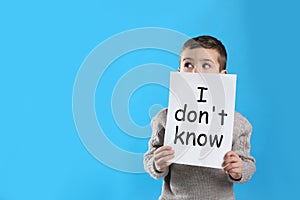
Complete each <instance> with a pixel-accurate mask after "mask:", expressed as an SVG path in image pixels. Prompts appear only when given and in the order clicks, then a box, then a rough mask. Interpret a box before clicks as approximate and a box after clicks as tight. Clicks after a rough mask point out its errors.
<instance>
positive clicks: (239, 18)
mask: <svg viewBox="0 0 300 200" xmlns="http://www.w3.org/2000/svg"><path fill="white" fill-rule="evenodd" d="M295 2H297V1H288V0H286V1H258V0H253V1H247V2H246V1H238V0H236V1H233V0H229V1H216V0H210V1H196V0H195V1H177V2H176V1H157V0H154V1H121V0H120V1H106V2H103V1H80V2H79V1H69V2H67V1H1V2H0V36H1V37H0V92H1V96H0V97H1V98H0V200H21V199H22V200H23V199H26V200H27V199H28V200H35V199H36V200H40V199H43V200H48V199H51V200H52V199H55V200H65V199H72V200H79V199H88V200H94V199H157V197H158V196H159V194H160V190H161V181H155V180H154V179H152V178H150V177H149V175H148V174H129V173H123V172H119V171H116V170H113V169H110V168H108V167H106V166H105V165H103V164H101V163H100V162H99V161H97V160H96V159H94V157H93V156H92V155H90V154H89V153H88V151H87V150H86V149H85V147H84V146H83V144H82V143H81V141H80V139H79V137H78V134H77V131H76V128H75V125H74V122H73V116H72V91H73V84H74V80H75V77H76V73H77V71H78V70H79V67H80V65H81V63H82V62H83V60H84V59H85V57H86V56H87V55H88V54H89V52H90V51H91V50H92V49H93V48H94V47H96V46H97V45H98V44H99V43H100V42H102V41H104V40H105V39H107V38H109V37H111V36H112V35H114V34H117V33H119V32H122V31H125V30H129V29H133V28H141V27H149V26H155V27H163V28H170V29H174V30H177V31H179V32H182V33H184V34H187V35H189V36H197V35H201V34H211V35H214V36H216V37H218V38H219V39H221V40H222V41H223V43H224V44H225V46H226V48H227V51H228V54H229V60H228V70H229V72H230V73H237V74H238V88H237V104H236V109H237V110H238V111H240V112H241V113H242V114H244V115H246V116H247V118H248V119H249V121H250V122H251V123H252V125H253V127H254V129H253V137H252V154H253V155H254V156H255V157H256V159H257V172H256V174H255V176H254V177H253V179H252V180H251V181H250V182H249V183H247V184H245V185H236V187H235V191H236V195H237V199H295V198H297V197H298V192H299V191H298V190H299V179H300V173H299V170H298V166H299V155H298V152H299V140H300V135H299V128H298V126H297V125H298V124H299V122H298V120H299V112H300V109H299V97H298V94H299V88H298V85H299V84H298V81H299V78H298V73H299V72H300V70H299V67H300V66H299V45H300V40H299V35H300V31H299V28H298V27H299V22H298V19H299V18H300V14H299V8H300V7H299V6H300V5H299V4H298V3H295ZM150 62H158V63H162V64H166V65H169V66H171V67H173V68H174V70H176V68H177V65H178V58H177V57H176V56H174V55H170V54H168V53H166V52H159V51H155V50H147V51H144V52H143V51H141V52H139V51H137V52H133V53H132V54H129V55H128V58H126V57H121V58H120V59H119V60H117V61H116V62H115V63H114V64H113V65H112V66H111V67H110V68H109V69H108V71H107V73H106V74H105V76H103V79H102V82H101V83H102V84H105V85H106V86H107V87H101V88H100V86H99V88H98V90H97V94H96V101H97V102H98V104H97V105H96V108H97V115H98V117H99V120H100V121H101V124H103V125H104V126H106V127H105V128H104V129H105V130H106V132H105V133H106V135H107V136H108V137H109V138H110V139H111V140H112V141H113V142H114V143H115V144H116V145H118V146H120V147H121V148H124V149H126V150H130V151H134V152H145V151H146V149H147V140H144V139H134V138H131V137H129V136H126V135H124V134H123V133H122V132H121V131H120V130H119V129H118V127H116V126H115V124H114V122H113V119H111V117H110V115H111V113H110V111H109V110H106V111H105V112H101V110H102V109H103V106H104V105H106V104H107V103H108V102H110V99H109V98H108V97H110V96H109V95H110V94H111V93H112V91H111V90H112V88H113V86H114V84H116V82H117V80H118V78H119V77H121V75H122V74H124V73H126V72H127V71H128V70H130V69H131V68H133V67H135V66H136V65H138V64H144V63H150ZM118 63H119V64H121V63H123V64H124V67H123V68H122V67H119V68H118V67H117V66H118ZM119 66H120V65H119ZM102 95H103V96H102ZM167 96H168V94H167V90H166V89H164V88H161V87H157V86H151V85H149V86H145V87H143V88H140V89H139V90H138V91H136V93H134V94H133V96H132V98H131V99H130V102H129V109H130V112H131V114H132V118H133V119H134V120H135V121H136V123H138V124H140V125H146V124H147V123H149V121H150V118H149V116H148V109H149V106H151V105H152V104H154V103H159V104H162V105H164V106H167ZM102 97H105V98H102ZM150 97H151V98H150ZM137 108H138V109H137ZM107 153H109V152H107ZM112 156H114V155H112Z"/></svg>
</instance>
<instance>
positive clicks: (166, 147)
mask: <svg viewBox="0 0 300 200" xmlns="http://www.w3.org/2000/svg"><path fill="white" fill-rule="evenodd" d="M165 150H172V147H170V146H162V147H159V148H158V149H157V150H156V151H155V152H157V153H159V152H161V151H165Z"/></svg>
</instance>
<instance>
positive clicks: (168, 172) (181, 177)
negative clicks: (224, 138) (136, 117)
mask: <svg viewBox="0 0 300 200" xmlns="http://www.w3.org/2000/svg"><path fill="white" fill-rule="evenodd" d="M226 60H227V53H226V50H225V47H224V46H223V44H222V43H221V42H220V41H219V40H217V39H216V38H214V37H211V36H199V37H196V38H192V39H190V40H188V41H186V42H185V44H184V46H183V48H182V50H181V53H180V66H179V68H178V71H179V72H193V73H222V74H226V73H227V71H226ZM166 118H167V109H163V110H161V111H160V112H159V113H158V114H157V115H156V116H155V117H154V118H153V119H152V121H151V126H152V137H151V139H150V141H149V149H148V151H147V152H146V153H145V155H144V167H145V170H146V171H147V172H148V173H149V174H150V175H151V176H152V177H154V178H156V179H158V178H162V177H164V182H163V188H162V194H161V196H160V198H159V199H161V200H163V199H172V200H175V199H180V200H184V199H188V200H190V199H217V200H220V199H226V200H228V199H235V195H234V192H233V183H245V182H247V181H248V180H250V178H251V177H252V175H253V173H254V172H255V170H256V166H255V160H254V158H253V157H251V156H250V136H251V131H252V126H251V124H250V123H249V122H248V120H247V119H246V118H245V117H243V116H242V115H241V114H239V113H237V112H236V113H235V116H234V128H233V141H232V151H229V152H228V153H226V155H225V156H224V162H223V164H222V167H223V170H221V169H214V168H206V167H198V166H189V165H182V164H176V163H170V162H168V161H169V160H170V159H172V158H174V150H173V149H172V148H171V147H169V146H163V143H164V134H165V127H166Z"/></svg>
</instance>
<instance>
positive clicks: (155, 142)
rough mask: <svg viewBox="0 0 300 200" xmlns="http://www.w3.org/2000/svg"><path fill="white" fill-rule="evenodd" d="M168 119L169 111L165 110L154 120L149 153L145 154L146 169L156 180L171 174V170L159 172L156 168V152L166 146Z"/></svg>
mask: <svg viewBox="0 0 300 200" xmlns="http://www.w3.org/2000/svg"><path fill="white" fill-rule="evenodd" d="M166 118H167V109H163V110H161V111H160V112H159V113H158V114H157V115H156V116H155V117H154V118H153V119H152V121H151V127H152V136H151V139H150V140H149V143H148V151H147V152H146V153H145V154H144V168H145V170H146V172H148V173H149V174H150V175H151V176H152V177H153V178H155V179H159V178H162V177H165V176H166V175H168V173H169V168H168V169H167V170H166V171H164V172H159V171H157V170H156V169H155V166H154V152H155V151H156V149H158V148H159V147H161V146H163V144H164V135H165V126H166Z"/></svg>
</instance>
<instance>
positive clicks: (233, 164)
mask: <svg viewBox="0 0 300 200" xmlns="http://www.w3.org/2000/svg"><path fill="white" fill-rule="evenodd" d="M222 167H223V170H224V172H225V173H226V174H229V175H230V176H231V177H232V178H233V179H241V178H242V170H243V161H242V159H241V158H240V157H239V156H238V155H237V154H236V153H235V152H234V151H229V152H228V153H226V155H225V156H224V162H223V164H222Z"/></svg>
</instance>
